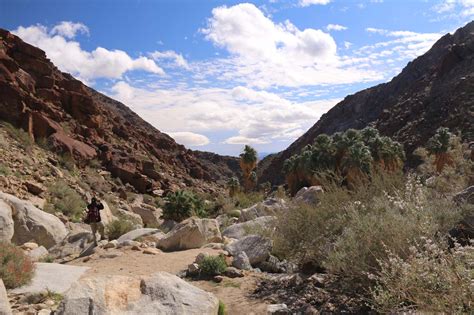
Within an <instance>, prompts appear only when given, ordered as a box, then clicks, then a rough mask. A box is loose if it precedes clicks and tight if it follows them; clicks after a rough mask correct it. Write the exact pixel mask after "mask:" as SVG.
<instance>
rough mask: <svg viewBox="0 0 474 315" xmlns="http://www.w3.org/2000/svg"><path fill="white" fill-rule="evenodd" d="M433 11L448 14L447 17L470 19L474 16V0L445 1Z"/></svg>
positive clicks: (434, 7)
mask: <svg viewBox="0 0 474 315" xmlns="http://www.w3.org/2000/svg"><path fill="white" fill-rule="evenodd" d="M432 9H433V10H434V11H435V12H437V13H439V14H447V16H446V17H450V18H459V16H462V17H464V18H468V17H472V16H473V15H474V0H443V1H441V2H439V3H438V4H436V5H435V6H433V8H432Z"/></svg>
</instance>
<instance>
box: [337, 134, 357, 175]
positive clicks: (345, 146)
mask: <svg viewBox="0 0 474 315" xmlns="http://www.w3.org/2000/svg"><path fill="white" fill-rule="evenodd" d="M333 141H334V147H335V148H336V171H341V169H342V163H343V160H344V158H345V155H346V154H347V151H348V150H349V148H350V147H351V146H352V145H353V144H354V143H356V142H358V141H361V135H360V132H359V131H357V130H355V129H347V130H346V131H345V132H344V133H335V134H334V135H333Z"/></svg>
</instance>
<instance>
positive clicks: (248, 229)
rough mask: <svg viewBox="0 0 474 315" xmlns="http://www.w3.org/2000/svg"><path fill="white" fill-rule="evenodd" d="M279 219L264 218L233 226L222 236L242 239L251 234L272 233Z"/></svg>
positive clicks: (272, 217) (273, 217) (223, 232)
mask: <svg viewBox="0 0 474 315" xmlns="http://www.w3.org/2000/svg"><path fill="white" fill-rule="evenodd" d="M276 220H277V217H275V216H263V217H258V218H255V219H253V220H250V221H246V222H242V223H237V224H232V225H231V226H229V227H227V228H225V229H224V230H223V231H222V236H226V237H229V238H235V239H241V238H244V237H245V236H247V235H250V234H256V233H261V232H269V231H272V230H273V229H274V227H275V225H276Z"/></svg>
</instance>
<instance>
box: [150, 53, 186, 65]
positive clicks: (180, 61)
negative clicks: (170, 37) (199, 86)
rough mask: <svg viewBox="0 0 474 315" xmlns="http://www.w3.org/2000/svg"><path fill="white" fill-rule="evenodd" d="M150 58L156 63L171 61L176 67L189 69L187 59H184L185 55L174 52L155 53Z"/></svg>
mask: <svg viewBox="0 0 474 315" xmlns="http://www.w3.org/2000/svg"><path fill="white" fill-rule="evenodd" d="M150 57H151V58H153V59H154V60H156V61H160V60H163V59H164V60H166V59H169V60H172V61H173V62H174V64H175V65H176V66H178V67H181V68H184V69H189V65H188V62H187V61H186V59H184V57H183V55H181V54H178V53H176V52H175V51H172V50H166V51H154V52H152V53H150Z"/></svg>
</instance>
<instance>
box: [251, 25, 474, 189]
mask: <svg viewBox="0 0 474 315" xmlns="http://www.w3.org/2000/svg"><path fill="white" fill-rule="evenodd" d="M368 125H371V126H374V127H376V128H377V129H379V131H380V132H381V133H382V134H384V135H387V136H390V137H393V138H394V139H396V140H398V141H400V142H402V143H403V144H404V146H405V150H406V152H407V165H408V166H414V165H416V164H417V162H418V161H416V159H415V157H414V156H413V154H412V153H413V150H414V149H416V148H417V147H419V146H421V145H424V144H425V143H426V141H427V139H429V138H430V137H431V136H432V135H433V134H434V133H435V131H436V129H437V128H439V127H440V126H445V127H449V128H450V129H452V130H454V131H457V132H462V135H463V137H464V138H465V139H467V140H472V138H473V129H474V128H473V126H474V22H470V23H469V24H467V25H466V26H464V27H462V28H460V29H458V30H457V31H456V32H455V33H454V34H453V35H451V34H446V35H445V36H443V37H442V38H441V39H439V40H438V41H437V42H436V43H435V44H434V45H433V47H432V48H431V49H430V50H429V51H428V52H427V53H425V54H424V55H422V56H420V57H418V58H416V59H415V60H413V61H412V62H410V63H408V65H407V66H406V67H405V68H404V69H403V71H402V72H401V73H400V74H399V75H398V76H396V77H394V78H393V79H392V80H391V81H390V82H388V83H384V84H379V85H377V86H374V87H372V88H369V89H366V90H363V91H360V92H358V93H356V94H354V95H350V96H347V97H346V98H345V99H344V100H343V101H341V102H340V103H338V104H337V105H336V106H335V107H334V108H332V109H331V110H330V111H329V112H328V113H326V114H325V115H323V116H322V117H321V119H320V120H319V121H318V122H317V123H316V124H315V125H314V126H313V127H311V128H310V129H309V130H308V131H307V132H306V133H305V134H304V135H303V136H301V137H300V138H299V139H297V140H296V141H295V142H294V143H292V144H291V145H290V146H289V147H288V148H287V149H286V150H284V151H282V152H280V153H278V154H275V155H272V156H269V157H267V158H266V159H264V160H263V161H262V162H261V163H260V165H259V181H261V182H265V181H270V182H271V183H273V184H280V183H283V182H284V176H283V174H282V166H283V162H284V161H285V160H286V159H287V158H289V157H290V156H292V155H293V154H295V153H298V152H300V151H301V149H302V148H303V147H304V146H305V145H307V144H310V143H312V142H313V141H314V139H315V138H316V136H317V135H319V134H321V133H327V134H333V133H335V132H338V131H344V130H346V129H348V128H356V129H361V128H364V127H366V126H368Z"/></svg>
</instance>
